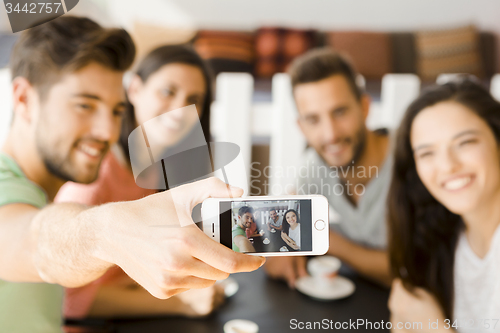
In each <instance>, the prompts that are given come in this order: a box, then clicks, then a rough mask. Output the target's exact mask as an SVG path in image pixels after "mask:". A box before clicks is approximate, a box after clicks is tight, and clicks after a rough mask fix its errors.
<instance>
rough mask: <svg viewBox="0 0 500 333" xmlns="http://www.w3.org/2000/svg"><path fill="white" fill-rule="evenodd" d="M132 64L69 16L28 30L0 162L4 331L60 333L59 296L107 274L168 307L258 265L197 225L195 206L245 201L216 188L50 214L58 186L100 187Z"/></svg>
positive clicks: (126, 53)
mask: <svg viewBox="0 0 500 333" xmlns="http://www.w3.org/2000/svg"><path fill="white" fill-rule="evenodd" d="M134 56H135V47H134V44H133V42H132V39H131V38H130V36H129V34H128V33H127V32H126V31H125V30H122V29H104V28H102V27H101V26H99V25H98V24H96V23H95V22H93V21H91V20H89V19H86V18H77V17H71V16H62V17H59V18H56V19H54V20H52V21H50V22H47V23H44V24H42V25H38V26H36V27H33V28H31V29H28V30H26V31H24V32H23V33H22V34H21V35H20V37H19V40H18V42H17V43H16V45H15V47H14V50H13V52H12V56H11V59H12V60H11V65H10V67H11V71H12V78H13V80H12V87H13V89H12V93H13V94H12V96H13V101H14V104H13V105H14V118H13V122H12V124H11V128H10V130H9V134H8V137H7V141H6V143H5V145H4V146H3V147H2V150H1V152H0V332H9V333H16V332H29V333H38V332H39V333H45V332H50V333H53V332H61V326H62V313H61V312H62V311H61V308H62V295H63V289H62V287H61V286H65V287H79V286H82V285H85V284H87V283H89V282H91V281H93V280H95V279H97V278H99V277H100V276H102V275H103V274H104V273H105V272H106V270H107V269H108V268H110V267H112V266H113V265H118V266H119V267H121V268H122V269H123V270H124V271H125V272H126V273H127V274H128V275H129V276H130V277H131V278H132V279H134V280H135V281H136V282H137V283H138V284H140V285H141V286H142V287H144V288H145V289H146V290H147V291H148V292H150V293H151V294H152V295H153V296H155V297H157V298H161V299H165V298H168V297H170V296H173V295H175V294H177V293H180V292H183V291H186V290H188V289H192V288H205V287H208V286H211V285H213V284H214V283H215V281H216V280H220V279H224V278H226V277H227V276H228V275H229V273H233V272H240V271H251V270H255V269H257V268H258V267H259V266H260V265H262V263H263V261H264V259H263V258H260V257H253V256H246V255H243V254H240V253H235V252H233V251H231V250H230V249H228V248H226V247H224V246H223V245H221V244H218V243H216V242H214V241H213V240H211V239H210V238H209V237H207V236H206V235H205V234H204V233H203V232H202V231H201V230H199V229H198V228H197V227H196V226H194V222H193V220H192V218H191V213H192V212H191V211H192V209H193V207H194V205H196V204H197V203H199V202H202V201H203V200H204V199H205V198H208V197H224V196H240V195H241V194H242V190H241V189H237V188H232V187H229V186H228V185H226V184H224V183H223V182H222V181H219V180H216V179H215V178H211V179H207V180H203V181H200V182H197V183H193V184H189V185H184V186H180V187H178V188H175V189H173V190H171V191H165V192H163V193H157V194H152V195H150V196H148V197H145V198H143V199H141V200H137V201H129V202H116V203H110V204H106V205H102V206H97V207H85V206H82V205H79V204H71V203H64V204H63V203H60V204H51V203H52V201H53V199H54V197H55V195H56V193H57V191H58V190H59V188H60V187H61V186H62V185H63V183H64V182H65V181H67V180H72V181H75V182H79V183H90V182H92V181H94V180H95V179H96V178H97V173H98V170H99V165H100V164H101V161H102V159H103V157H104V156H105V154H106V152H107V151H108V150H109V147H110V146H111V145H112V144H114V143H116V141H117V140H118V136H119V132H120V126H121V118H122V114H123V112H124V108H125V101H126V99H125V94H124V91H123V87H122V80H123V74H124V72H125V70H127V68H129V67H130V65H131V64H132V62H133V60H134Z"/></svg>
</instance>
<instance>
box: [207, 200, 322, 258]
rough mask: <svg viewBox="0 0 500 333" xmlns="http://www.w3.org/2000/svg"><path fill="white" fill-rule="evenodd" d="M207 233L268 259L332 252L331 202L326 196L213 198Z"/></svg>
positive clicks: (209, 201) (241, 249)
mask: <svg viewBox="0 0 500 333" xmlns="http://www.w3.org/2000/svg"><path fill="white" fill-rule="evenodd" d="M201 217H202V220H203V231H204V232H205V233H206V234H207V235H208V236H209V237H210V238H212V239H213V240H215V241H216V242H219V243H221V244H223V245H225V246H227V247H229V248H231V249H233V250H234V251H236V252H242V253H247V254H254V255H259V256H265V257H277V256H305V255H322V254H325V253H326V252H327V251H328V247H329V237H328V235H329V231H328V230H329V228H328V221H329V220H328V201H327V199H326V198H325V197H324V196H322V195H304V196H298V195H297V196H295V195H294V196H283V197H265V196H261V197H257V196H256V197H246V198H234V199H230V198H209V199H206V200H205V201H203V204H202V206H201Z"/></svg>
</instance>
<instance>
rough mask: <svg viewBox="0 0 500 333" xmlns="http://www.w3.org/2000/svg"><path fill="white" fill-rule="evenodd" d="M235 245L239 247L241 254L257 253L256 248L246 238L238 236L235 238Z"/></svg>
mask: <svg viewBox="0 0 500 333" xmlns="http://www.w3.org/2000/svg"><path fill="white" fill-rule="evenodd" d="M234 244H236V246H238V248H239V249H240V252H242V253H246V252H255V248H254V247H253V245H252V243H250V241H249V240H248V238H246V237H245V236H242V235H238V236H236V237H234Z"/></svg>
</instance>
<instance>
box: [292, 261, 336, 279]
mask: <svg viewBox="0 0 500 333" xmlns="http://www.w3.org/2000/svg"><path fill="white" fill-rule="evenodd" d="M296 265H297V266H296V267H297V276H298V277H304V276H308V275H309V274H308V273H307V268H306V265H307V259H306V257H297V260H296ZM335 275H336V273H335Z"/></svg>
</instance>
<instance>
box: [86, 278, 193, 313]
mask: <svg viewBox="0 0 500 333" xmlns="http://www.w3.org/2000/svg"><path fill="white" fill-rule="evenodd" d="M186 310H187V309H186V307H185V305H184V304H183V303H182V302H181V301H180V299H179V298H178V297H171V298H169V299H166V300H161V299H158V298H155V297H153V296H151V294H149V293H148V292H147V291H146V290H144V289H143V288H142V287H140V286H138V285H136V286H129V287H125V286H114V285H107V286H101V287H100V288H99V291H98V293H97V296H96V299H95V300H94V302H93V303H92V307H91V309H90V313H89V316H91V317H107V318H109V317H130V316H154V315H165V314H171V315H176V314H184V313H186Z"/></svg>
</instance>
